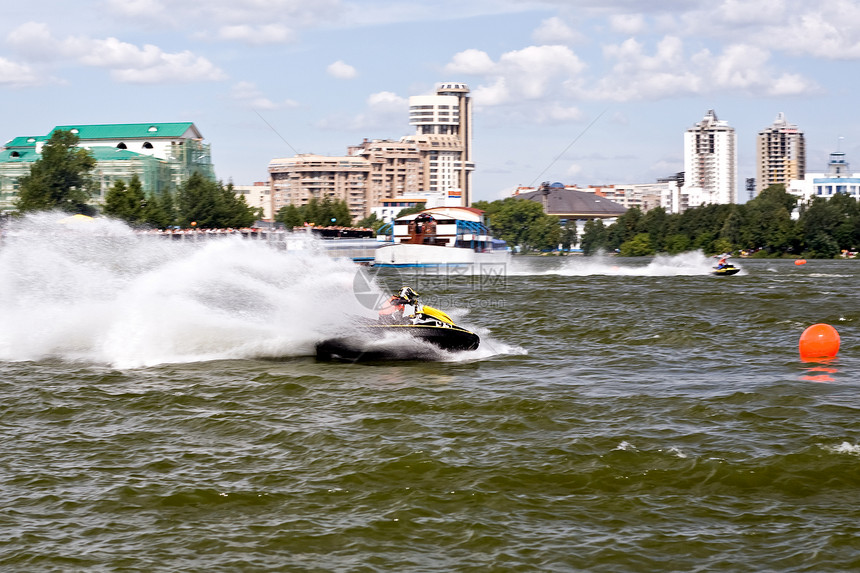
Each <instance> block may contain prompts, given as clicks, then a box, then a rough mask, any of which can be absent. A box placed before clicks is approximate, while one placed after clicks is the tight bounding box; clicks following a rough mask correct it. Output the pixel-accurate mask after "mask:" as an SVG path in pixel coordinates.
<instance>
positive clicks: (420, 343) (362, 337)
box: [316, 289, 481, 362]
mask: <svg viewBox="0 0 860 573" xmlns="http://www.w3.org/2000/svg"><path fill="white" fill-rule="evenodd" d="M402 292H403V291H401V293H402ZM410 292H412V291H411V289H410ZM413 294H414V293H413ZM392 299H396V300H395V302H404V303H407V302H408V303H412V308H413V312H412V314H409V315H408V316H404V315H403V314H400V313H391V314H385V313H384V310H382V311H380V316H379V319H378V320H376V321H373V320H370V319H367V320H361V321H358V323H357V324H356V328H355V331H354V332H352V333H350V334H349V335H347V336H339V337H336V338H329V339H326V340H322V341H320V342H318V343H317V344H316V357H317V359H319V360H347V361H351V362H355V361H358V360H420V359H433V358H438V357H439V350H443V351H449V352H451V351H468V350H476V349H477V348H478V345H479V344H480V342H481V339H480V337H479V336H478V335H477V334H475V333H474V332H471V331H469V330H466V329H465V328H463V327H461V326H457V325H456V324H454V321H453V320H451V317H450V316H448V315H447V314H446V313H444V312H443V311H441V310H439V309H437V308H433V307H430V306H426V305H423V304H420V303H418V302H417V295H415V297H408V298H406V299H403V298H399V299H398V298H397V297H392ZM403 306H404V305H398V304H395V305H394V307H395V308H398V307H400V308H402V307H403Z"/></svg>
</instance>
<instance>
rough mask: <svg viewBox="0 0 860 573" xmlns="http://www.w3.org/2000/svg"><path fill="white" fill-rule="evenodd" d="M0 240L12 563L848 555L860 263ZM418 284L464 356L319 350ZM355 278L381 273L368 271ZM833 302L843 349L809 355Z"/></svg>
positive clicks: (8, 558) (422, 567)
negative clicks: (397, 254)
mask: <svg viewBox="0 0 860 573" xmlns="http://www.w3.org/2000/svg"><path fill="white" fill-rule="evenodd" d="M16 229H18V230H17V231H15V230H13V232H10V233H7V236H6V237H5V239H4V244H3V246H2V247H0V412H2V414H0V429H2V437H3V439H2V446H0V448H2V450H0V452H2V471H0V495H2V499H3V500H4V503H3V505H2V509H0V570H3V571H16V572H18V571H34V572H37V571H38V572H43V571H171V572H172V571H176V572H180V571H181V572H187V571H207V572H220V571H224V572H227V571H230V572H232V571H295V572H299V571H302V572H303V571H320V572H322V571H338V572H373V571H410V572H412V571H414V572H424V571H426V572H430V571H467V572H469V571H474V572H479V571H481V572H483V571H535V572H538V571H540V572H543V571H618V572H628V571H648V572H652V571H685V572H686V571H815V572H819V571H852V570H860V510H858V508H857V503H858V499H860V376H858V374H857V373H858V366H860V356H858V352H857V342H856V341H857V339H858V336H860V327H858V320H860V297H858V294H857V285H858V282H860V281H858V279H860V264H858V262H856V261H818V260H810V261H808V262H807V264H805V265H795V264H793V262H792V261H784V260H773V261H771V260H741V261H737V264H739V266H741V267H743V271H742V273H741V274H738V275H736V276H732V277H714V276H711V275H709V274H708V270H709V267H710V265H711V264H712V263H713V261H712V260H709V259H707V258H706V257H704V256H703V255H702V254H701V253H686V254H683V255H679V256H674V257H657V258H655V259H621V258H615V257H611V258H599V257H598V258H583V257H516V258H515V259H514V262H513V263H512V264H511V265H509V267H507V268H506V269H504V271H505V272H504V273H503V274H499V273H498V272H496V271H497V269H496V270H493V271H492V272H489V273H478V274H477V275H474V276H468V277H464V276H458V275H451V276H447V275H432V274H423V275H412V274H410V273H407V272H405V271H397V270H376V269H367V268H361V267H356V266H355V265H353V264H351V263H348V262H344V261H337V260H332V259H330V258H328V257H325V256H322V255H320V254H319V253H318V252H317V251H315V250H314V247H313V245H312V244H309V246H308V249H307V250H305V251H299V252H282V251H277V250H275V249H272V248H270V247H267V246H266V245H263V244H254V243H253V242H250V241H242V240H239V239H236V240H233V239H222V240H217V241H209V242H206V243H205V244H193V245H190V244H174V243H172V242H170V241H164V240H158V239H156V238H153V237H140V236H137V235H134V234H133V233H131V232H130V231H128V229H126V228H125V227H123V226H122V225H120V224H118V223H109V222H99V221H97V222H95V223H90V224H84V223H81V224H75V225H66V226H62V227H59V226H57V225H56V224H55V223H54V222H52V221H51V220H49V219H47V218H42V219H33V220H30V221H28V222H26V223H24V224H22V225H21V226H20V227H16ZM407 283H408V284H411V285H413V286H414V287H415V288H416V290H418V291H419V292H420V293H421V294H422V295H423V296H424V297H425V300H426V301H427V302H428V303H432V304H433V305H434V306H438V307H440V308H442V309H443V310H446V311H447V312H449V313H450V314H451V315H452V316H453V317H454V318H455V319H456V321H457V322H458V323H460V324H462V325H464V326H466V327H469V328H471V329H473V330H475V331H476V332H478V333H479V334H480V335H481V338H482V344H481V347H480V348H479V350H478V351H476V352H473V353H459V354H440V355H438V356H436V357H435V358H434V359H427V358H426V357H425V358H422V359H421V360H414V361H409V360H407V361H397V362H373V363H354V364H353V363H339V362H332V363H323V362H317V361H316V360H315V358H313V356H312V352H313V345H314V343H315V341H317V340H320V339H321V338H323V337H325V336H328V335H330V334H331V333H339V332H343V331H345V330H347V329H348V328H349V327H350V324H351V321H352V317H354V316H355V315H356V314H368V313H369V312H371V311H370V310H369V309H368V307H369V306H370V305H369V304H368V300H369V298H368V297H369V295H371V294H374V293H377V294H378V295H379V296H384V294H385V293H387V291H388V290H390V289H393V288H397V287H399V286H401V284H407ZM371 298H372V297H371ZM815 323H827V324H830V325H832V326H834V327H835V328H836V329H837V331H838V332H839V334H840V336H841V341H842V345H841V349H840V352H839V355H838V357H837V358H835V359H833V360H831V361H829V362H827V361H821V362H803V361H801V360H800V358H799V355H798V340H799V338H800V335H801V333H802V332H803V331H804V329H805V328H807V327H808V326H810V325H812V324H815Z"/></svg>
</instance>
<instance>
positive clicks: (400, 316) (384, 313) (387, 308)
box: [379, 286, 421, 324]
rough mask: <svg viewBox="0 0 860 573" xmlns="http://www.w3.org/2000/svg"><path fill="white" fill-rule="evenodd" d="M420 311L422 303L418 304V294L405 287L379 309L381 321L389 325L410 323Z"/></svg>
mask: <svg viewBox="0 0 860 573" xmlns="http://www.w3.org/2000/svg"><path fill="white" fill-rule="evenodd" d="M420 311H421V303H419V302H418V293H417V292H415V291H414V290H412V288H411V287H408V286H405V287H403V288H401V289H400V291H399V292H398V293H397V294H395V295H393V296H392V297H391V298H389V299H388V300H387V301H386V302H385V304H383V305H382V308H380V309H379V321H380V322H385V323H388V324H400V323H404V322H408V319H409V318H412V317H413V316H415V314H417V313H418V312H420Z"/></svg>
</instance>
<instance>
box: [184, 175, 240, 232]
mask: <svg viewBox="0 0 860 573" xmlns="http://www.w3.org/2000/svg"><path fill="white" fill-rule="evenodd" d="M177 211H178V216H177V219H178V221H179V224H180V225H181V226H183V227H189V226H197V227H198V228H225V227H234V228H235V227H247V226H250V225H252V224H253V223H254V210H253V209H252V208H250V207H249V206H248V204H247V203H246V202H245V198H244V197H242V196H237V195H236V193H235V192H234V191H233V185H232V183H231V184H230V185H228V186H227V187H224V186H223V185H221V184H220V183H216V182H215V181H210V180H209V179H206V178H205V177H204V176H203V175H201V174H200V173H197V172H195V173H193V174H192V175H191V177H189V178H188V180H187V181H186V182H185V183H183V185H182V186H181V187H180V188H179V193H178V196H177ZM192 223H193V224H194V225H192Z"/></svg>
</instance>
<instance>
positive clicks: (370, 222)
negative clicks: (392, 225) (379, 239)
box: [356, 213, 385, 233]
mask: <svg viewBox="0 0 860 573" xmlns="http://www.w3.org/2000/svg"><path fill="white" fill-rule="evenodd" d="M384 224H385V221H383V220H382V219H380V218H379V217H377V216H376V213H371V214H370V215H369V216H367V217H365V218H364V219H361V220H360V221H359V222H358V223H356V225H357V226H359V227H364V228H366V229H373V232H374V233H378V232H379V229H381V228H382V226H383V225H384Z"/></svg>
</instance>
